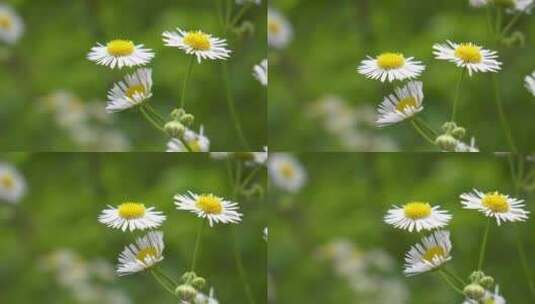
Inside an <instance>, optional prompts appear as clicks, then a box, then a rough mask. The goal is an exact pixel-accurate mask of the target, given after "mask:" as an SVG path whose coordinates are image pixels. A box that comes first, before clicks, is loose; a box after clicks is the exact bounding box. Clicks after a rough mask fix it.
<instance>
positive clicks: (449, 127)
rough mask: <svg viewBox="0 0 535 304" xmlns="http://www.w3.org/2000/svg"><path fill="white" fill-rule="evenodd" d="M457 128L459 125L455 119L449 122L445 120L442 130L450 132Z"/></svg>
mask: <svg viewBox="0 0 535 304" xmlns="http://www.w3.org/2000/svg"><path fill="white" fill-rule="evenodd" d="M455 128H457V125H456V124H455V122H453V121H448V122H445V123H444V124H443V125H442V130H443V131H444V132H446V133H450V132H451V131H453V129H455Z"/></svg>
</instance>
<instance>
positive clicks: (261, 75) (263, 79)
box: [253, 59, 268, 86]
mask: <svg viewBox="0 0 535 304" xmlns="http://www.w3.org/2000/svg"><path fill="white" fill-rule="evenodd" d="M253 76H254V77H255V78H256V79H257V80H258V81H259V82H260V83H261V84H262V85H263V86H267V85H268V60H267V59H264V60H262V61H261V62H260V63H259V64H257V65H255V66H254V67H253Z"/></svg>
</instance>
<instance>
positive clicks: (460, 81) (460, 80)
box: [451, 68, 465, 122]
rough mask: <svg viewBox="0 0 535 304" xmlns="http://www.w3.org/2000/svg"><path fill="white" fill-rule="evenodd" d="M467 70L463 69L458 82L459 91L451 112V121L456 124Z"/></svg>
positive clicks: (457, 90)
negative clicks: (462, 85) (458, 105)
mask: <svg viewBox="0 0 535 304" xmlns="http://www.w3.org/2000/svg"><path fill="white" fill-rule="evenodd" d="M464 73H465V69H464V68H463V69H461V76H460V77H459V81H458V82H457V89H456V91H455V99H454V100H453V108H452V110H451V121H452V122H455V115H456V114H457V104H458V103H459V98H460V96H461V84H462V82H463V78H464Z"/></svg>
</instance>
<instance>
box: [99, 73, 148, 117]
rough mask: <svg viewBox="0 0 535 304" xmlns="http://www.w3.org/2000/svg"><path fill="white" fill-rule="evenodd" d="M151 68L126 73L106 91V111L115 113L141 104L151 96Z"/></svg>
mask: <svg viewBox="0 0 535 304" xmlns="http://www.w3.org/2000/svg"><path fill="white" fill-rule="evenodd" d="M151 90H152V70H151V69H146V68H141V69H138V70H136V71H135V72H134V73H133V74H130V75H126V77H125V79H124V80H123V81H120V82H118V83H116V84H115V85H114V86H113V88H112V89H111V90H110V91H109V92H108V105H107V106H106V111H107V112H108V113H115V112H120V111H124V110H126V109H129V108H132V107H135V106H137V105H140V104H142V103H143V102H144V101H145V100H147V99H149V98H151V97H152V92H151Z"/></svg>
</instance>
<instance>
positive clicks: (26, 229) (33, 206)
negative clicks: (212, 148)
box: [0, 153, 266, 304]
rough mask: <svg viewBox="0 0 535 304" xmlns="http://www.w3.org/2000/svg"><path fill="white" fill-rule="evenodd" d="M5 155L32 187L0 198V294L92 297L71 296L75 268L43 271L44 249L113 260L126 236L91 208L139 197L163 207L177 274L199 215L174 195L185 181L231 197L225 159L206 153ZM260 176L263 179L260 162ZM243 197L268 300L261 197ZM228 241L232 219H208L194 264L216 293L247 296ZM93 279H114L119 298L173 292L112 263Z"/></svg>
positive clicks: (247, 260)
mask: <svg viewBox="0 0 535 304" xmlns="http://www.w3.org/2000/svg"><path fill="white" fill-rule="evenodd" d="M1 159H2V160H3V161H10V162H11V163H12V164H15V165H16V166H17V167H18V169H19V170H20V171H21V173H22V174H23V175H24V176H25V177H26V179H27V183H28V193H27V195H26V197H25V198H24V199H23V200H22V201H21V202H20V205H18V206H11V205H7V204H3V203H0V214H1V215H2V220H1V222H0V224H1V226H2V229H1V230H0V231H1V232H0V252H2V254H1V258H0V260H1V261H2V263H1V265H0V302H1V303H35V302H42V303H58V304H61V303H96V302H92V301H88V302H82V301H77V300H76V299H77V296H81V297H83V295H80V294H76V293H77V292H83V290H84V289H80V291H78V290H79V289H77V288H79V287H80V288H81V287H83V286H77V285H76V282H78V281H77V280H76V279H77V278H79V275H77V274H78V270H80V269H77V268H68V269H63V271H64V272H66V273H64V274H63V275H61V272H60V273H59V274H54V272H53V271H49V272H47V271H44V270H43V269H46V268H49V267H52V266H51V265H49V262H46V261H47V258H46V256H50V254H54V253H56V254H57V252H58V251H60V250H63V249H68V250H70V251H71V252H73V253H74V254H76V255H78V256H79V257H80V258H82V259H84V260H85V261H86V264H89V261H95V260H96V261H101V262H104V263H111V264H112V266H113V267H115V265H116V263H117V257H118V255H119V253H120V252H121V251H122V250H123V248H124V246H126V245H127V244H129V243H130V242H131V241H132V237H131V235H130V234H129V233H123V232H122V231H120V230H115V229H111V228H107V227H105V225H103V224H101V223H99V222H98V221H97V217H98V215H99V214H100V212H101V210H102V209H103V208H105V207H106V206H107V204H112V205H115V204H118V203H120V202H122V201H124V200H138V201H141V202H144V203H146V205H147V206H155V207H156V209H157V210H160V211H163V212H164V213H165V215H167V220H166V221H165V222H164V223H163V225H162V226H161V230H162V231H163V232H164V242H165V250H164V257H165V259H164V260H163V261H162V262H161V266H162V268H163V269H164V270H165V271H166V272H167V273H170V274H172V275H173V277H174V278H175V279H177V278H178V277H179V276H180V275H181V274H182V273H183V272H184V271H187V268H189V267H190V264H191V257H192V251H193V247H194V242H195V237H196V233H197V230H198V223H199V222H198V220H199V219H198V218H197V217H196V216H195V215H194V214H192V213H189V212H185V211H177V210H176V209H175V206H174V204H173V195H174V194H176V193H184V192H186V191H188V190H191V191H194V192H201V193H202V192H213V193H215V194H217V195H221V196H223V197H226V198H229V197H230V196H231V192H232V189H231V185H230V181H229V180H228V177H227V171H226V168H225V163H224V162H223V161H216V160H212V159H210V158H209V157H208V155H207V154H205V155H185V154H181V155H176V154H169V153H166V154H164V153H162V154H155V153H151V154H146V153H129V154H69V153H66V154H58V153H42V154H13V153H12V154H2V155H1ZM257 182H258V183H260V184H261V185H264V184H265V171H264V170H261V171H260V174H259V176H258V178H257ZM239 203H240V210H241V212H242V213H243V214H244V220H243V222H242V223H240V224H239V225H237V226H235V227H236V228H237V235H238V241H239V246H240V250H241V253H242V256H243V260H244V265H245V271H246V272H247V275H248V278H249V281H250V283H251V286H252V290H253V293H254V296H255V299H256V301H257V303H265V293H266V275H265V274H266V242H265V241H264V239H263V238H262V230H263V229H264V227H265V226H266V217H265V210H263V208H264V206H265V204H264V203H263V202H262V200H261V199H259V198H252V199H245V198H242V199H240V201H239ZM135 233H136V235H138V234H143V233H140V232H138V231H136V232H135ZM232 248H233V238H232V229H231V227H230V226H229V225H216V226H215V227H214V228H211V229H208V228H207V229H205V231H204V236H203V239H202V243H201V251H200V255H199V257H198V263H197V265H198V266H197V267H196V268H197V269H196V270H197V273H198V274H199V275H202V276H204V277H205V278H206V279H207V281H208V286H213V287H214V288H215V295H216V297H217V298H218V299H219V301H220V303H246V302H247V300H246V297H245V294H244V291H243V288H242V285H241V283H240V279H239V276H238V272H237V268H236V266H235V263H234V256H233V250H232ZM92 270H93V269H89V271H92ZM81 271H83V270H81ZM86 271H87V270H86ZM82 274H83V272H82ZM62 276H63V277H64V278H65V277H66V278H72V279H70V280H68V281H67V285H69V286H71V285H74V286H71V287H70V289H69V288H66V287H64V286H63V285H62V281H61V279H62ZM98 286H100V287H95V288H93V289H91V290H93V292H100V293H102V294H104V291H105V290H107V288H115V289H116V290H118V291H119V292H120V293H122V294H125V295H126V296H127V297H128V298H129V299H130V302H125V303H177V301H178V300H177V299H176V298H173V297H172V296H170V295H169V294H168V293H167V292H166V291H165V290H163V289H162V288H161V287H160V286H159V285H158V284H157V283H156V282H155V281H154V279H153V278H152V277H151V276H150V274H149V273H137V274H134V275H129V276H125V277H121V278H117V277H116V275H115V273H113V272H112V275H111V279H109V281H105V282H100V285H98ZM73 290H75V291H74V292H73ZM205 291H207V290H205ZM97 295H98V294H97ZM93 296H95V294H93ZM98 303H101V304H106V303H114V304H120V303H123V302H118V301H108V302H106V301H104V300H101V301H99V302H98Z"/></svg>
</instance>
